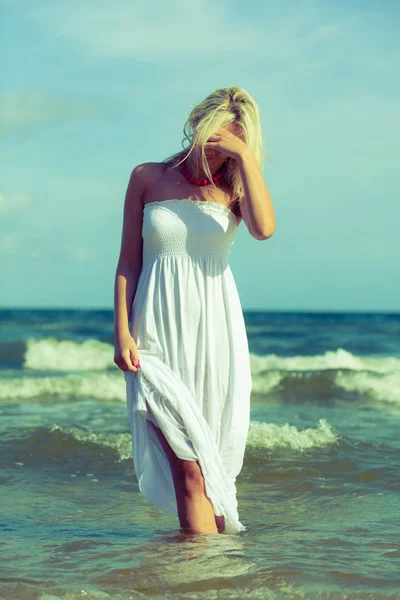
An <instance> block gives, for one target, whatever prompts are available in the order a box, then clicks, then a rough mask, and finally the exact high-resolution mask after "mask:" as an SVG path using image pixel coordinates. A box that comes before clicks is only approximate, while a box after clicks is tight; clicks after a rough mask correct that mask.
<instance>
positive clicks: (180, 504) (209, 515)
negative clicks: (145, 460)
mask: <svg viewBox="0 0 400 600" xmlns="http://www.w3.org/2000/svg"><path fill="white" fill-rule="evenodd" d="M150 426H152V427H154V430H155V431H156V433H157V435H158V438H159V440H160V443H161V445H162V447H163V449H164V451H165V453H166V455H167V457H168V460H169V463H170V465H171V472H172V476H173V480H174V487H175V493H176V499H177V508H178V516H179V521H180V525H181V527H182V529H185V530H186V531H187V532H188V533H192V534H193V533H195V534H196V533H198V534H202V533H218V532H219V531H220V530H221V529H220V527H221V525H223V523H221V519H222V520H223V519H224V517H216V516H215V514H214V509H213V505H212V503H211V500H210V499H209V498H208V496H207V495H206V491H205V485H204V478H203V474H202V472H201V467H200V465H199V463H198V461H193V460H181V459H180V458H178V457H177V456H176V454H175V453H174V451H173V450H172V448H171V446H170V445H169V444H168V442H167V440H166V438H165V436H164V434H163V433H162V431H161V429H160V428H159V427H155V426H154V424H153V423H150ZM217 519H218V520H219V524H218V523H217ZM222 531H223V529H222Z"/></svg>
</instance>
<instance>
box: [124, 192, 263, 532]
mask: <svg viewBox="0 0 400 600" xmlns="http://www.w3.org/2000/svg"><path fill="white" fill-rule="evenodd" d="M236 232H237V221H236V217H235V215H234V214H233V212H232V211H231V210H230V209H229V208H228V207H226V206H224V205H222V204H220V203H218V202H207V201H202V200H189V199H183V200H178V199H177V200H162V201H159V202H151V203H148V204H146V205H145V208H144V216H143V228H142V237H143V268H142V272H141V274H140V278H139V281H138V285H137V289H136V294H135V298H134V301H133V305H132V313H131V318H130V322H129V327H130V331H131V335H132V337H133V338H134V340H135V341H136V344H137V347H138V352H139V360H140V365H141V368H140V369H139V370H138V372H136V373H135V372H133V371H125V372H124V377H125V381H126V392H127V408H128V415H129V423H130V427H131V432H132V456H133V464H134V469H135V474H136V477H137V479H138V484H139V489H140V491H141V492H142V493H143V494H144V496H145V497H146V498H147V499H148V500H149V501H150V502H152V503H153V504H155V505H156V506H158V507H159V508H161V509H162V510H164V511H166V512H168V513H171V514H173V515H176V516H178V509H177V502H176V495H175V489H174V484H173V479H172V474H171V469H170V466H169V462H168V459H167V457H166V455H165V453H164V451H163V449H162V447H161V445H160V442H159V439H158V437H157V434H156V432H155V431H154V429H153V427H152V426H151V424H150V423H149V421H152V422H153V423H154V424H156V425H157V427H159V428H160V429H161V430H162V432H163V434H164V436H165V437H166V439H167V441H168V443H169V445H170V446H171V447H172V449H173V450H174V452H175V454H176V455H177V456H178V457H179V458H181V459H185V460H194V461H198V462H199V464H200V466H201V469H202V473H203V476H204V482H205V488H206V494H207V496H208V497H209V499H210V500H211V502H212V504H213V508H214V513H215V514H216V515H219V516H220V515H223V516H224V517H225V533H236V532H239V531H242V530H244V529H246V527H245V526H244V525H243V524H242V523H241V522H240V521H239V515H238V504H237V499H236V486H235V481H236V477H237V476H238V474H239V473H240V471H241V468H242V465H243V457H244V452H245V446H246V440H247V435H248V428H249V423H250V393H251V388H252V378H251V370H250V356H249V348H248V340H247V335H246V329H245V323H244V318H243V313H242V308H241V304H240V299H239V295H238V291H237V288H236V284H235V280H234V278H233V274H232V272H231V269H230V266H229V264H228V256H229V253H230V250H231V246H232V244H233V243H234V241H235V236H236Z"/></svg>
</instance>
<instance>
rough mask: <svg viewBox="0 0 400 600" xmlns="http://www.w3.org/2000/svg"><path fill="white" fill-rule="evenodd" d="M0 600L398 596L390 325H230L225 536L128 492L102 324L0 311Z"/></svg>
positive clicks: (126, 455) (395, 365)
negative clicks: (233, 479)
mask: <svg viewBox="0 0 400 600" xmlns="http://www.w3.org/2000/svg"><path fill="white" fill-rule="evenodd" d="M0 318H1V336H2V337H1V338H0V357H1V361H2V363H1V367H2V368H1V371H0V417H1V419H0V427H1V434H2V435H1V458H2V460H1V463H2V465H1V473H0V481H1V484H2V510H1V513H2V515H1V524H0V527H1V541H2V546H1V564H0V598H7V599H11V598H12V599H19V598H21V599H28V598H29V599H30V598H35V599H36V598H42V599H47V600H49V599H50V598H81V597H85V598H92V597H93V598H108V597H110V598H113V599H114V598H115V599H118V598H147V597H152V598H157V597H160V598H161V597H162V598H174V599H175V598H176V599H178V598H182V599H183V598H185V599H186V598H207V599H209V598H242V597H243V598H262V599H264V598H267V599H268V598H274V599H275V598H277V599H280V598H284V599H289V598H305V599H313V598H326V599H331V598H332V599H333V598H335V599H336V598H337V599H339V598H347V599H353V598H354V599H357V600H358V599H364V598H366V599H367V598H368V599H375V598H376V599H379V598H400V592H399V590H400V576H399V573H400V569H399V567H400V549H399V540H400V531H399V524H398V523H399V518H398V515H399V514H400V512H399V508H400V506H399V505H400V500H399V498H400V497H399V487H400V483H399V482H400V478H399V474H400V468H399V467H400V460H399V456H400V452H399V449H400V438H399V435H398V431H399V423H400V385H399V384H400V349H399V339H400V338H399V333H400V315H382V314H379V315H371V314H369V315H357V314H354V313H353V314H348V315H344V314H332V313H330V314H325V315H324V314H321V313H316V314H310V313H308V314H304V313H303V314H301V313H299V314H288V313H281V314H278V313H245V320H246V326H247V331H248V336H249V346H250V351H251V359H252V372H253V394H252V412H251V421H252V422H251V426H250V432H249V437H248V443H247V449H246V455H245V460H244V465H243V469H242V472H241V474H240V476H239V478H238V481H237V489H238V504H239V515H240V519H241V521H242V522H243V523H244V524H245V525H246V527H247V529H246V531H244V532H241V533H240V534H236V535H226V534H223V535H218V534H216V535H211V536H210V535H208V536H188V535H183V534H181V533H180V531H179V523H178V522H177V520H176V519H175V518H174V517H173V516H171V515H168V514H165V513H163V512H162V511H160V510H159V509H158V508H156V507H154V506H152V505H151V504H150V503H149V502H148V501H147V500H146V499H145V498H144V497H143V496H142V495H141V494H140V492H139V490H138V484H137V481H136V478H135V474H134V469H133V464H132V459H131V440H130V434H129V424H128V419H127V412H126V406H125V381H124V378H123V374H122V372H121V371H119V370H118V369H117V368H116V366H115V365H114V363H113V337H112V328H113V323H112V312H107V311H5V310H3V311H1V313H0Z"/></svg>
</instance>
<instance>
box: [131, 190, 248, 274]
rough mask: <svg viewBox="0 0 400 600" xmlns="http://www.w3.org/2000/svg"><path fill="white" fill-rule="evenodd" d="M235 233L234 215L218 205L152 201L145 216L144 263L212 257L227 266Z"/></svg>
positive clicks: (187, 201) (146, 207)
mask: <svg viewBox="0 0 400 600" xmlns="http://www.w3.org/2000/svg"><path fill="white" fill-rule="evenodd" d="M236 230H237V221H236V217H235V215H234V214H233V212H232V211H231V210H230V209H229V208H228V207H226V206H224V205H223V204H219V203H218V202H206V201H203V200H187V199H183V200H162V201H155V202H150V203H148V204H146V205H145V207H144V215H143V263H144V264H146V266H147V265H148V264H150V263H151V262H153V261H154V260H156V259H157V258H158V257H161V256H172V255H174V256H182V255H183V256H185V255H186V256H189V257H201V256H213V257H215V258H219V259H221V261H224V262H225V263H227V261H228V256H229V253H230V250H231V246H232V244H233V243H234V241H235V235H236Z"/></svg>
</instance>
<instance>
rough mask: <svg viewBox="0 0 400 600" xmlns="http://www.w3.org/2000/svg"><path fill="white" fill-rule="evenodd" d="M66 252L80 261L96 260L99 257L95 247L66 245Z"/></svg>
mask: <svg viewBox="0 0 400 600" xmlns="http://www.w3.org/2000/svg"><path fill="white" fill-rule="evenodd" d="M65 253H66V255H67V256H68V257H69V258H72V259H73V260H76V261H78V262H87V261H91V260H94V259H95V258H96V257H97V252H96V251H95V250H94V249H93V248H89V247H87V246H72V245H70V244H67V245H66V246H65Z"/></svg>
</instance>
